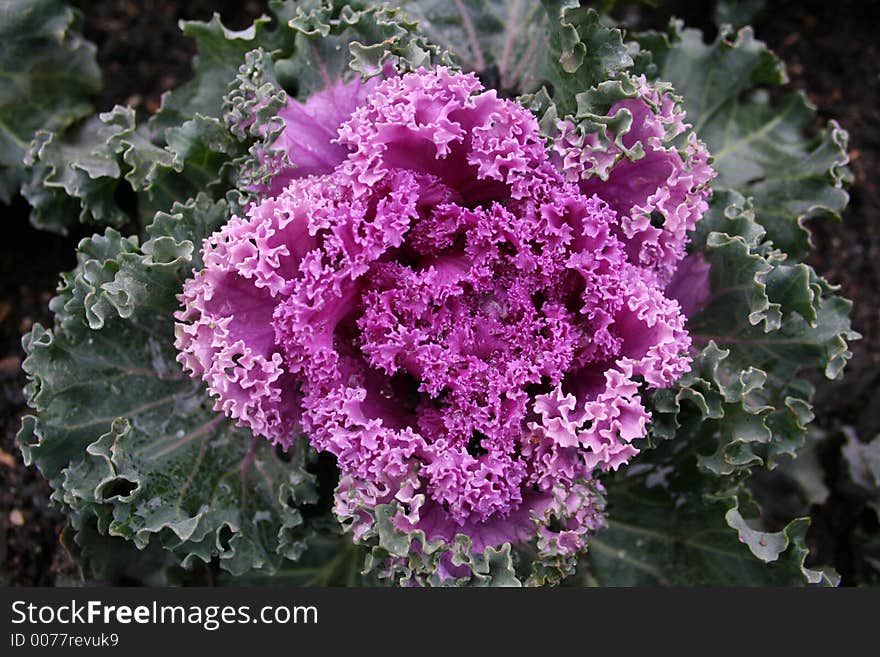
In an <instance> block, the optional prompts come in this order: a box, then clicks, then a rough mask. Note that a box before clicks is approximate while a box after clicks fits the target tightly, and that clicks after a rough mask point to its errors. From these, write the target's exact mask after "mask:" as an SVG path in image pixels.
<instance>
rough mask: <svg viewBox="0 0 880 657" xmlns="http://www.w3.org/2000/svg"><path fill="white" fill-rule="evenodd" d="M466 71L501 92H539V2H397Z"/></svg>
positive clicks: (542, 35) (542, 48) (543, 21)
mask: <svg viewBox="0 0 880 657" xmlns="http://www.w3.org/2000/svg"><path fill="white" fill-rule="evenodd" d="M397 4H399V5H400V6H401V7H403V9H404V10H405V11H406V12H407V13H408V14H410V15H412V16H413V17H414V18H415V19H416V20H417V21H418V24H419V29H420V30H421V31H422V32H423V33H424V34H425V35H426V36H427V37H428V38H429V39H430V40H431V41H433V42H434V43H436V44H438V45H440V46H441V47H442V48H444V49H446V51H447V52H449V53H450V54H451V55H452V57H453V58H454V59H455V61H456V62H457V63H458V64H459V65H460V66H461V67H462V68H464V69H466V70H470V71H476V72H477V73H479V74H481V75H482V76H483V77H484V79H485V82H486V84H487V85H489V86H492V87H496V88H498V89H499V90H500V91H502V92H508V93H513V94H519V93H523V92H527V91H535V90H536V89H537V86H538V84H539V83H540V81H541V75H542V74H543V73H544V69H545V67H546V65H547V57H546V53H547V14H546V12H545V11H544V10H543V9H542V7H541V3H540V2H538V1H537V0H454V1H453V2H447V1H445V0H429V1H428V2H422V1H414V0H413V1H407V0H404V1H403V2H398V3H397Z"/></svg>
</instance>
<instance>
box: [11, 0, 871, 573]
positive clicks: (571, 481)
mask: <svg viewBox="0 0 880 657" xmlns="http://www.w3.org/2000/svg"><path fill="white" fill-rule="evenodd" d="M398 4H399V5H400V6H389V5H386V4H381V5H373V4H370V3H358V2H354V3H350V4H341V3H335V2H333V3H328V2H324V3H311V2H300V3H289V2H274V3H272V5H271V7H272V13H273V16H272V17H264V18H261V19H258V20H257V21H256V22H255V23H254V25H253V26H252V27H250V28H248V29H247V30H244V31H241V32H235V31H231V30H229V29H227V28H225V27H224V26H223V24H222V23H221V21H220V19H219V18H218V17H215V18H214V19H213V20H212V21H211V22H209V23H198V22H186V23H183V24H182V28H183V30H184V32H185V33H186V34H187V35H189V36H191V37H192V38H194V39H195V40H196V43H197V44H198V47H199V51H200V55H199V56H198V58H197V59H196V60H195V61H194V70H195V77H194V79H193V80H192V81H190V82H188V83H186V84H185V85H183V86H182V87H180V88H178V89H176V90H174V91H172V92H169V93H168V94H166V95H165V97H164V98H163V103H162V107H161V108H160V109H159V111H158V112H157V113H156V114H155V115H154V116H152V117H151V118H150V119H149V120H148V121H147V122H146V123H144V124H141V125H138V124H137V121H136V120H135V115H134V112H133V110H131V109H130V108H127V107H119V106H118V107H116V108H115V109H114V110H113V111H111V112H107V113H103V114H101V115H99V116H96V117H92V118H88V119H86V120H84V121H81V122H80V123H78V124H77V125H75V126H74V127H73V128H72V129H71V130H67V131H65V130H63V126H61V128H59V126H57V125H47V126H46V128H47V129H43V130H39V131H37V132H36V134H35V135H34V137H33V140H32V142H31V144H30V146H29V148H28V150H27V152H26V154H25V156H24V160H23V163H24V165H25V166H24V169H23V173H20V174H16V175H21V176H23V180H24V182H23V184H22V187H21V191H22V193H23V194H24V196H25V197H26V198H27V199H28V201H29V202H30V203H31V205H32V208H33V209H32V220H33V223H34V224H35V225H37V226H40V227H43V228H47V229H50V230H55V231H60V232H63V231H65V230H67V229H68V227H69V226H71V225H72V224H73V223H74V222H77V221H78V222H83V223H85V224H91V225H94V226H95V227H96V228H97V229H98V231H99V232H97V233H96V234H95V235H94V236H93V237H91V238H88V239H85V240H83V241H82V242H81V243H80V245H79V247H78V249H77V258H78V264H77V267H76V268H75V269H74V270H73V271H71V272H68V273H64V274H62V278H61V284H60V286H59V289H58V296H57V297H55V298H54V299H53V300H52V302H51V306H50V307H51V310H52V311H53V313H54V316H55V322H54V326H53V327H52V328H51V329H49V328H45V327H43V326H40V325H36V326H34V328H33V330H32V331H31V332H30V333H28V334H27V335H26V336H25V337H24V341H23V344H24V347H25V350H26V351H27V353H28V357H27V359H26V361H25V362H24V369H25V371H26V372H27V374H28V377H29V381H30V383H29V385H28V390H27V392H28V398H29V401H30V405H31V406H32V407H33V408H34V409H35V411H36V413H35V415H33V416H28V417H27V418H25V420H24V423H23V426H22V429H21V432H20V434H19V444H20V446H21V449H22V452H23V453H24V455H25V458H26V459H27V461H28V462H29V463H34V464H36V465H37V466H38V467H39V468H40V470H41V471H42V473H43V474H44V475H45V476H46V477H47V478H48V479H49V481H50V483H51V485H52V488H53V490H54V493H53V500H54V502H55V503H57V504H58V505H59V506H60V507H61V508H63V509H64V510H65V511H66V512H67V513H68V514H69V516H70V531H69V535H68V536H67V543H68V545H69V547H70V549H71V550H72V551H73V552H74V554H75V555H76V556H77V558H78V560H79V562H80V563H81V565H82V567H83V569H84V573H85V574H86V575H87V576H95V577H110V576H113V575H114V574H117V573H119V572H129V573H130V572H132V563H135V562H136V563H137V564H138V565H137V566H136V567H135V568H136V569H139V570H138V576H140V577H142V578H146V579H148V580H150V581H177V579H175V578H179V577H180V572H181V571H180V569H179V568H177V567H178V566H182V567H183V568H184V569H193V568H196V567H197V566H198V565H199V564H200V563H206V564H211V567H212V568H216V569H218V571H219V572H220V573H221V574H220V575H219V579H220V581H230V582H231V581H242V578H248V580H247V581H259V580H262V579H265V578H270V579H271V581H276V582H279V581H283V582H289V583H311V584H329V583H345V584H357V583H377V582H386V583H389V582H390V583H396V584H400V585H450V584H451V585H474V584H476V585H486V584H491V585H519V584H527V585H541V584H557V583H560V582H564V583H574V584H593V583H598V584H612V585H621V584H716V585H719V584H720V585H729V584H794V583H832V584H833V583H835V582H836V576H835V574H834V573H833V572H832V571H830V570H829V569H817V568H816V567H812V566H811V567H809V568H808V567H807V566H806V565H805V559H806V557H807V554H808V550H807V547H806V543H805V535H806V531H807V525H808V519H806V518H794V519H792V520H791V522H790V523H788V524H787V525H785V526H783V527H766V526H764V525H763V524H762V520H761V516H760V506H759V504H758V501H757V500H756V499H755V498H754V496H753V495H752V493H751V492H750V491H751V489H750V477H751V474H752V472H753V471H756V470H757V469H762V468H774V467H776V465H777V464H780V463H784V462H786V461H789V460H791V459H792V458H796V457H797V454H798V451H799V449H800V448H801V447H802V446H803V444H804V438H805V433H806V426H807V424H808V423H809V422H810V420H811V419H812V412H811V407H810V398H811V394H812V387H811V385H810V383H809V382H808V381H807V379H806V378H805V377H804V374H805V373H806V372H808V371H809V370H817V371H819V372H821V373H823V374H824V375H825V376H827V377H831V378H834V377H837V376H839V375H840V374H841V372H842V369H843V366H844V364H845V362H846V360H847V359H848V358H849V355H850V354H849V352H848V351H847V343H846V341H847V340H850V339H854V338H856V337H858V336H857V334H855V333H854V332H853V331H851V329H850V327H849V320H848V313H849V303H848V302H847V301H845V300H843V299H841V298H840V297H838V296H837V295H836V294H835V288H834V287H833V286H831V285H830V284H828V283H827V282H826V281H824V280H823V279H822V278H820V277H819V276H817V275H816V274H815V272H814V271H813V270H812V269H811V268H810V267H809V266H808V265H807V264H805V263H804V258H805V257H806V256H807V255H808V254H809V252H810V248H811V243H810V235H809V230H808V228H807V227H806V221H807V220H811V219H818V218H821V217H837V216H838V215H839V213H840V211H841V210H842V208H843V207H844V205H845V204H846V201H847V194H846V192H845V191H844V186H845V184H846V183H847V182H848V178H849V173H848V171H847V169H846V163H847V156H846V133H845V132H844V131H843V130H841V129H840V128H839V126H838V125H837V124H836V123H834V122H833V121H832V122H830V123H829V125H828V126H827V127H826V128H825V129H824V130H822V131H820V132H819V133H818V134H816V135H814V136H813V137H808V136H807V134H806V131H805V128H806V126H807V124H808V123H810V122H811V121H812V118H813V109H812V108H811V107H810V106H809V105H808V104H807V102H806V100H805V99H804V97H803V96H802V95H800V94H796V93H789V94H787V95H786V94H785V93H781V94H770V93H769V92H768V89H769V88H770V87H773V86H774V85H776V86H778V85H783V84H784V83H785V81H786V78H785V72H784V67H783V65H782V64H781V63H780V62H779V61H778V60H777V59H776V58H775V57H774V56H773V55H772V54H771V53H770V52H769V51H767V49H766V48H765V47H764V45H763V44H762V43H760V42H759V41H756V40H755V39H754V37H753V34H752V32H751V30H750V29H748V28H744V29H742V30H740V31H739V32H733V31H732V30H731V29H730V28H728V27H722V28H721V30H720V31H719V35H718V37H717V39H716V40H715V41H714V42H713V43H710V44H707V43H705V42H704V40H703V38H702V35H701V34H700V33H699V32H696V31H694V30H688V29H685V28H684V27H683V26H682V24H681V23H680V22H678V21H672V22H671V23H670V25H669V27H668V29H667V30H666V31H665V32H662V33H658V32H647V33H637V34H625V33H624V32H622V31H621V30H620V29H618V28H616V27H614V26H612V25H611V23H610V20H609V19H607V18H605V17H602V16H600V15H599V14H598V13H597V12H596V11H594V10H593V9H590V8H582V7H580V6H579V5H578V3H577V2H571V1H564V2H557V1H555V0H546V1H545V2H543V3H537V2H528V1H519V0H514V1H512V2H511V1H504V0H499V1H497V2H489V3H478V2H468V1H465V2H456V3H446V2H431V1H428V2H411V3H398ZM40 10H41V11H45V12H47V13H51V12H60V11H62V10H63V7H62V6H61V5H60V4H59V3H53V2H46V3H43V4H41V5H40ZM77 116H81V113H80V114H78V115H77ZM53 130H54V131H53ZM126 198H129V199H133V201H132V202H130V203H123V202H122V200H123V199H126ZM169 578H170V579H169Z"/></svg>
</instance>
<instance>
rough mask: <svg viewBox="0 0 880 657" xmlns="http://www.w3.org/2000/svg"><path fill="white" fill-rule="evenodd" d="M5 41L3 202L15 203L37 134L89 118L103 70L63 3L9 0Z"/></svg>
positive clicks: (0, 9)
mask: <svg viewBox="0 0 880 657" xmlns="http://www.w3.org/2000/svg"><path fill="white" fill-rule="evenodd" d="M0 43H2V44H3V48H2V49H0V78H2V82H0V202H3V203H9V201H10V200H11V199H12V197H13V196H14V195H15V193H16V192H17V191H18V187H19V185H20V184H21V182H22V180H23V175H22V158H23V157H24V154H25V152H26V151H27V149H28V144H29V143H30V141H31V138H32V137H33V134H34V132H36V131H37V130H39V129H44V130H49V131H62V130H64V129H65V128H66V127H67V126H69V125H71V124H72V123H73V122H74V121H76V120H77V119H80V118H82V117H84V116H86V115H88V114H89V113H90V112H91V111H92V106H91V104H90V102H89V99H90V98H91V97H92V96H93V95H94V94H96V93H97V92H98V91H99V90H100V88H101V72H100V70H99V69H98V65H97V63H96V62H95V46H94V45H92V44H91V43H89V42H88V41H86V40H85V39H83V38H82V36H81V35H80V33H79V15H78V13H77V12H75V11H73V10H72V9H70V8H69V7H68V6H67V4H66V3H65V2H63V0H6V1H5V2H4V3H3V4H2V5H0Z"/></svg>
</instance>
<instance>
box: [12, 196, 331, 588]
mask: <svg viewBox="0 0 880 657" xmlns="http://www.w3.org/2000/svg"><path fill="white" fill-rule="evenodd" d="M225 219H226V208H225V204H224V203H223V202H219V203H215V202H212V201H211V200H210V199H209V198H208V197H206V196H200V197H198V198H196V199H195V200H194V201H191V202H190V203H188V204H186V205H179V204H178V205H176V206H175V207H174V208H173V209H172V214H169V215H162V214H160V215H159V216H157V218H156V221H155V223H154V225H153V226H151V227H150V229H148V233H150V234H152V237H151V238H150V239H148V240H147V241H146V242H145V243H144V245H143V247H139V246H138V240H137V239H136V238H134V237H130V238H122V237H121V236H120V235H119V234H118V233H117V232H115V231H114V230H113V229H108V230H107V232H106V233H105V235H104V236H95V237H94V238H91V239H87V240H83V242H82V243H81V244H80V247H79V249H78V257H79V265H78V266H77V268H76V269H75V270H74V271H73V272H71V273H70V274H65V275H64V276H63V279H62V285H61V287H60V288H59V296H58V297H56V298H55V299H53V300H52V302H51V304H50V305H51V308H52V310H53V311H54V312H55V313H56V326H55V329H54V330H47V329H44V328H43V327H42V326H40V325H36V326H35V327H34V329H33V330H32V331H31V332H30V333H29V334H28V335H26V336H25V338H24V340H23V346H24V349H25V351H26V353H27V354H28V356H27V358H26V360H25V362H24V364H23V367H24V370H25V371H26V372H27V374H28V379H29V384H28V399H29V403H30V405H31V406H32V407H33V408H34V409H35V410H37V411H38V413H39V416H38V418H37V417H33V416H28V417H27V418H25V421H24V423H23V426H22V430H21V432H20V433H19V438H18V440H19V444H20V446H21V449H22V452H23V454H24V456H25V459H26V461H27V462H28V463H34V464H36V465H37V466H38V467H39V468H40V470H41V471H42V472H43V474H44V476H46V477H47V478H48V479H49V481H50V483H51V485H52V487H53V489H54V493H53V495H52V499H53V500H54V501H55V502H56V503H59V504H61V505H62V506H63V507H64V508H65V509H67V510H68V511H69V512H70V514H71V518H72V524H73V526H74V528H75V529H77V530H80V531H85V530H86V528H87V527H91V526H92V525H93V523H95V522H96V523H97V524H96V528H97V530H98V532H99V533H101V534H106V535H109V536H115V537H123V538H126V539H129V540H130V541H132V542H133V543H134V544H135V545H136V546H137V547H139V548H141V549H144V548H147V547H148V546H150V545H153V544H155V543H158V544H160V545H162V546H163V547H165V548H166V549H167V550H170V551H172V552H173V553H175V554H176V555H177V556H178V558H179V559H181V560H182V563H183V565H184V566H187V565H191V564H192V563H193V560H195V559H200V560H202V561H209V560H211V559H212V558H218V559H219V561H220V564H221V566H222V567H223V568H224V569H225V570H228V571H229V572H231V573H242V572H245V571H248V570H252V569H259V570H265V571H269V572H272V571H274V570H276V569H277V568H279V567H281V566H282V565H283V564H284V563H285V561H286V560H288V559H296V558H298V557H299V555H300V554H301V552H302V551H303V550H304V549H305V539H306V538H307V536H308V528H307V527H306V526H305V525H304V518H303V515H302V513H301V511H300V507H303V506H309V505H311V504H314V503H315V502H316V500H317V498H316V494H315V489H314V481H313V478H312V476H311V475H309V474H307V473H306V472H305V470H304V466H305V461H306V456H305V452H304V443H300V446H301V447H300V448H299V449H298V450H295V451H294V453H293V460H292V461H291V462H290V463H285V462H283V461H281V460H280V459H279V458H277V456H276V455H275V453H274V451H273V448H272V446H271V445H269V444H268V443H267V442H266V441H262V440H253V439H252V437H251V436H250V434H249V433H248V432H246V431H243V430H240V429H236V428H235V427H233V426H232V424H231V423H230V422H229V421H228V420H226V419H225V418H224V417H223V416H222V415H220V414H217V413H216V412H214V411H213V410H212V409H211V404H210V402H209V400H208V398H207V396H206V394H205V391H204V388H203V386H202V385H201V384H200V383H197V382H195V381H192V380H190V379H189V377H187V376H186V375H185V374H184V373H183V372H182V371H181V369H180V367H179V365H178V364H177V363H176V362H175V357H176V352H175V349H174V347H173V339H174V338H173V317H172V312H173V311H174V309H175V308H176V306H177V302H176V294H177V292H178V290H179V289H180V285H181V283H182V281H183V278H184V277H185V276H186V275H188V274H189V271H190V267H191V265H192V261H193V254H194V253H195V251H196V246H195V245H196V244H198V243H200V241H201V239H202V238H203V237H205V236H206V235H207V234H209V233H210V232H212V231H213V230H215V229H216V228H217V227H218V226H219V225H220V223H221V222H223V221H225Z"/></svg>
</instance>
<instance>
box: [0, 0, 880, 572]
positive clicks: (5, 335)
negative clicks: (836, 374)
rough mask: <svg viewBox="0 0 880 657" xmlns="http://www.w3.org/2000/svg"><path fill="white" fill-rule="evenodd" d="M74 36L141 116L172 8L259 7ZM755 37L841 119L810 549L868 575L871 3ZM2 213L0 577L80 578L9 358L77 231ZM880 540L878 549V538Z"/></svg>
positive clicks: (807, 6) (774, 12) (149, 11)
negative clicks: (834, 308) (840, 361)
mask: <svg viewBox="0 0 880 657" xmlns="http://www.w3.org/2000/svg"><path fill="white" fill-rule="evenodd" d="M72 4H73V5H74V6H76V7H78V8H79V9H80V10H81V11H82V12H83V14H84V17H83V31H84V33H85V36H86V37H87V38H88V39H90V40H91V41H93V42H94V43H95V44H96V45H97V47H98V62H99V64H100V66H101V68H102V71H103V75H104V88H103V91H102V92H101V94H100V95H99V96H98V97H97V98H96V99H95V105H96V108H97V109H98V110H99V111H105V110H109V109H110V108H112V107H113V105H115V104H117V103H121V104H128V105H131V106H133V107H135V108H136V110H137V111H138V114H139V115H140V117H141V118H144V117H146V116H147V115H148V114H150V113H151V112H153V111H155V110H156V109H157V108H158V107H159V103H160V98H161V94H162V93H163V92H164V91H166V90H168V89H172V88H174V87H176V86H177V85H179V84H181V83H182V82H185V81H186V80H187V79H189V77H190V75H191V72H190V60H191V58H192V56H193V54H194V53H195V48H194V45H193V43H192V42H191V41H190V40H188V39H185V38H184V37H183V36H182V35H181V33H180V31H179V29H178V26H177V23H178V20H180V19H200V20H206V19H209V18H210V17H211V15H212V13H213V12H218V13H219V14H220V15H221V16H222V18H223V21H224V24H226V25H227V26H228V27H231V28H233V29H242V28H244V27H246V26H247V25H249V24H250V22H251V21H252V20H253V19H254V18H255V17H257V16H259V15H260V14H261V13H263V12H264V11H265V10H266V4H267V3H266V2H264V1H262V0H246V1H240V0H239V1H236V0H222V1H214V2H210V1H208V0H195V1H189V2H184V1H183V0H180V1H174V0H140V1H134V0H75V1H74V2H72ZM652 4H654V5H656V6H644V5H637V4H633V3H620V4H619V6H618V7H617V8H616V9H615V13H616V14H617V15H618V16H619V17H620V18H621V19H622V20H624V21H625V22H626V23H627V24H629V25H631V26H632V27H633V28H636V29H644V28H662V27H664V26H665V24H666V22H667V21H668V18H669V17H670V16H678V17H680V18H683V19H684V20H685V22H686V23H687V24H688V25H689V26H693V27H698V28H702V29H703V30H704V32H705V33H706V37H707V38H714V36H715V27H714V23H713V20H712V8H713V4H714V3H707V2H675V1H669V2H663V1H662V0H655V2H653V3H652ZM752 24H753V25H754V27H755V31H756V34H757V36H758V38H760V39H762V40H763V41H765V42H766V43H767V44H768V45H769V46H770V48H771V49H772V50H774V51H775V52H776V53H777V54H778V55H779V56H780V57H781V58H782V59H783V60H784V61H785V62H786V63H787V65H788V72H789V76H790V78H791V82H792V85H793V86H794V87H795V88H798V89H801V90H803V91H804V92H805V93H806V94H807V96H808V97H809V98H810V100H811V101H812V102H813V104H815V105H816V107H817V109H818V117H817V123H816V126H817V127H818V126H821V125H822V124H824V123H825V121H827V120H828V119H831V118H834V119H836V120H838V121H839V122H840V124H841V125H842V126H843V127H844V128H846V129H847V130H848V131H849V133H850V137H851V139H850V157H851V160H852V164H851V167H852V170H853V173H854V175H855V181H854V184H853V186H852V188H851V190H850V194H851V200H850V204H849V206H848V208H847V210H846V212H845V213H844V217H843V222H842V223H840V224H838V223H833V222H824V223H819V224H814V225H813V226H812V227H813V229H814V238H813V239H814V242H815V244H816V250H815V252H814V254H813V256H812V258H811V264H812V265H813V266H814V267H815V268H816V269H817V271H818V272H819V273H820V274H822V275H824V276H825V277H827V278H828V279H829V280H831V281H832V282H833V283H837V284H839V285H840V286H841V288H842V290H841V292H842V294H844V295H845V296H846V297H848V298H850V299H852V300H853V302H854V304H855V305H854V309H853V325H854V328H855V329H856V330H857V331H859V332H860V333H861V334H862V335H863V336H864V337H863V339H862V340H861V341H858V342H855V343H854V344H852V345H851V349H852V351H853V353H854V356H853V359H852V361H851V362H850V363H849V365H848V367H847V371H846V375H845V377H844V379H843V380H842V381H837V382H827V381H820V380H818V379H817V380H816V383H817V385H818V389H817V395H816V407H815V411H816V416H817V419H816V423H817V424H818V426H819V427H820V428H821V429H823V430H824V432H825V435H826V437H825V438H824V440H823V441H822V443H821V445H820V449H819V455H820V459H821V463H822V466H823V469H824V472H825V484H826V486H827V487H828V489H829V491H830V494H829V496H828V498H827V499H826V501H825V502H824V503H823V504H821V505H813V506H812V508H811V509H810V512H811V516H812V517H813V526H812V528H811V530H810V534H809V535H808V541H809V543H810V547H811V561H814V562H816V563H828V564H831V565H833V566H834V567H835V568H836V569H837V570H838V572H840V573H841V575H842V583H843V584H844V585H864V584H873V583H877V582H878V581H880V561H878V560H877V555H876V554H873V555H872V551H874V550H875V549H877V544H878V543H880V539H878V535H880V532H878V526H877V517H876V515H874V514H873V512H872V511H871V509H870V508H869V507H868V506H866V504H865V502H866V499H865V496H864V494H863V493H860V492H859V491H858V490H856V489H854V487H853V486H852V482H851V481H850V480H849V479H848V476H847V472H846V469H845V467H844V464H843V462H842V459H841V450H840V448H841V445H842V444H843V440H844V439H843V437H842V433H841V431H840V429H841V427H844V426H847V427H852V430H853V431H854V432H855V435H856V436H857V437H858V438H859V439H860V440H862V441H868V440H870V439H872V438H873V437H874V436H876V435H877V434H878V433H880V386H878V383H880V368H878V367H877V366H878V364H880V190H878V178H877V175H876V172H877V171H878V170H880V65H878V62H880V52H878V50H880V46H878V39H877V33H876V30H877V26H878V25H880V3H878V2H871V1H868V2H865V1H861V2H857V1H846V0H843V1H838V2H835V3H828V2H827V1H822V0H807V1H800V2H793V1H789V0H785V1H776V2H773V1H768V2H766V3H765V5H764V8H763V10H762V11H760V12H759V13H758V14H757V15H756V16H755V17H754V19H753V21H752ZM0 208H2V213H3V214H4V215H5V217H4V218H3V222H4V239H3V240H2V243H0V271H2V272H3V274H2V278H0V427H2V435H0V585H23V586H52V585H65V584H75V583H78V582H79V574H78V572H77V568H76V566H75V565H74V564H73V563H72V562H71V560H70V558H69V557H68V555H67V554H66V551H65V550H64V548H63V547H61V545H60V542H59V536H60V534H61V531H62V530H63V529H64V526H65V522H66V520H65V518H64V516H63V515H62V514H61V513H59V512H58V511H56V510H54V509H53V508H52V507H51V506H50V504H49V495H50V493H51V491H50V489H49V487H48V485H47V484H46V482H45V481H44V480H43V479H42V477H41V476H40V474H39V472H37V471H36V470H35V469H34V468H26V467H25V466H24V464H23V463H22V460H21V455H20V454H19V452H18V449H17V447H16V446H15V434H16V432H17V431H18V427H19V423H20V420H21V416H22V415H23V414H25V413H26V412H27V409H26V406H25V398H24V395H23V393H22V388H23V387H24V385H25V379H24V375H23V373H22V372H21V361H22V359H23V357H24V354H23V351H22V349H21V335H22V333H24V332H26V331H27V330H29V329H30V327H31V326H32V325H33V323H34V322H41V323H43V324H46V325H51V315H50V313H49V310H48V302H49V299H50V298H51V297H52V295H53V293H54V290H55V287H56V284H57V277H58V273H59V272H60V271H63V270H68V269H71V268H72V267H73V266H74V264H75V258H74V249H75V246H76V243H77V242H78V241H79V239H80V238H82V237H84V236H85V234H86V231H82V232H81V233H79V234H72V235H69V236H66V237H59V236H56V235H52V234H50V233H45V232H41V231H37V230H35V229H33V228H32V227H31V226H30V224H29V223H28V211H29V208H28V205H27V203H26V202H24V201H23V200H22V199H21V198H17V199H15V201H14V202H13V203H12V205H11V206H9V207H3V206H0ZM877 552H880V550H877Z"/></svg>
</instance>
